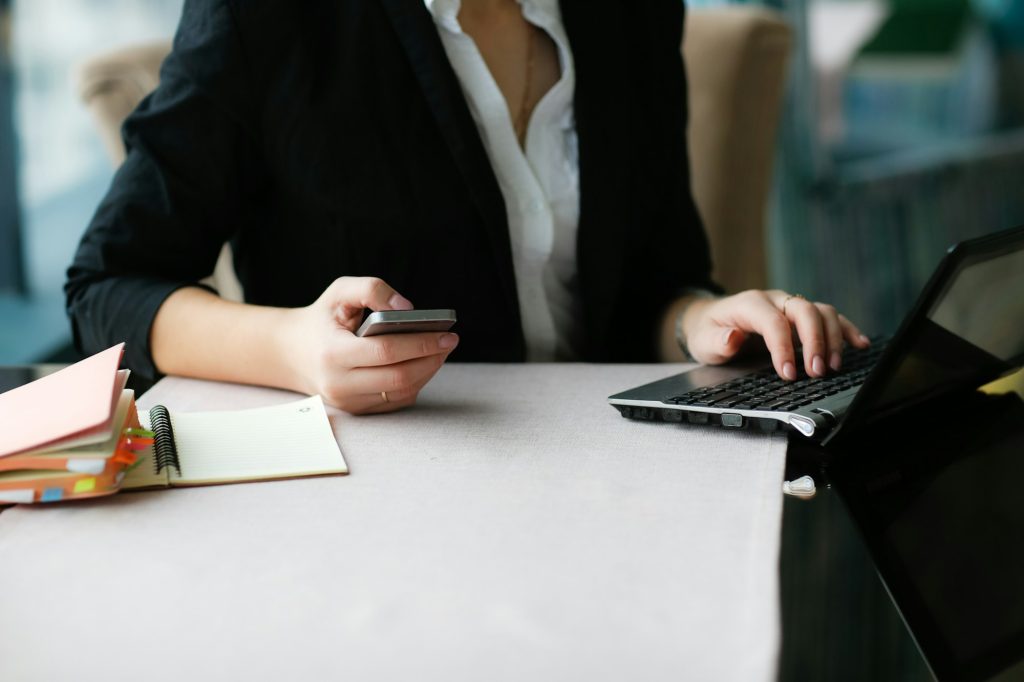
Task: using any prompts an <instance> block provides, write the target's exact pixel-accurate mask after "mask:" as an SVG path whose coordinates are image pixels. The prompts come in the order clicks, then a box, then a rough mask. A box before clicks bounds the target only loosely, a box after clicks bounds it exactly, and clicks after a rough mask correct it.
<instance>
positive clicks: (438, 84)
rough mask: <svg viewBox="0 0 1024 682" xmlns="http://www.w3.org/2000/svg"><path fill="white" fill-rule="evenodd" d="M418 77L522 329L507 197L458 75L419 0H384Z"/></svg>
mask: <svg viewBox="0 0 1024 682" xmlns="http://www.w3.org/2000/svg"><path fill="white" fill-rule="evenodd" d="M383 4H384V6H385V7H386V8H387V10H388V14H389V15H390V17H391V20H392V23H393V24H394V27H395V30H396V32H397V33H398V38H399V41H400V42H401V44H402V46H403V48H404V49H405V52H406V54H407V56H408V57H409V62H410V63H411V65H412V69H413V72H414V73H415V75H416V80H417V81H418V82H419V84H420V87H421V88H422V90H423V94H424V96H425V97H426V100H427V103H428V106H429V107H430V109H431V111H432V112H433V114H434V118H435V119H436V121H437V125H438V127H439V128H440V130H441V134H442V135H443V136H444V139H445V141H446V142H447V144H448V147H449V149H450V150H451V153H452V156H453V157H454V158H455V162H456V164H457V165H458V167H459V170H460V171H461V173H462V177H463V180H465V182H466V185H467V186H468V188H469V191H470V193H471V194H472V196H473V200H474V202H475V203H476V205H477V208H478V209H479V211H480V214H481V216H482V217H483V222H484V228H485V229H486V231H487V235H488V240H489V242H490V244H491V255H492V256H493V258H494V260H495V265H496V267H497V270H498V276H499V277H500V279H501V285H502V290H503V293H504V295H505V298H506V300H507V303H508V306H509V307H508V309H509V310H510V311H513V315H514V318H515V323H516V325H517V326H518V327H519V328H520V329H521V328H522V324H521V321H520V312H519V298H518V295H517V294H516V284H515V273H514V271H513V268H512V246H511V242H510V237H509V227H508V217H507V215H506V213H505V200H504V198H503V197H502V194H501V188H500V187H499V186H498V180H497V178H496V177H495V175H494V171H493V169H492V168H491V163H490V159H488V157H487V152H486V150H485V149H484V146H483V141H482V140H481V139H480V134H479V132H478V131H477V128H476V122H475V121H474V120H473V116H472V114H470V112H469V107H468V106H467V104H466V100H465V97H464V95H463V94H462V88H461V86H460V85H459V81H458V77H457V76H456V75H455V71H454V70H453V69H452V67H451V64H450V63H449V62H448V56H447V54H446V53H445V51H444V45H442V44H441V38H440V36H438V35H437V28H436V27H435V26H434V21H433V19H432V18H431V16H430V13H429V11H428V10H427V8H426V7H425V6H424V4H423V2H422V0H383Z"/></svg>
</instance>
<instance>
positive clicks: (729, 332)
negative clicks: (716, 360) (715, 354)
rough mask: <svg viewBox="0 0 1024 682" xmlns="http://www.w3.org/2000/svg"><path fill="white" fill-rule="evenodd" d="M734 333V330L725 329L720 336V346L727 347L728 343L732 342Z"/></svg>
mask: <svg viewBox="0 0 1024 682" xmlns="http://www.w3.org/2000/svg"><path fill="white" fill-rule="evenodd" d="M735 331H736V330H735V329H726V330H725V333H724V334H722V345H723V346H728V345H729V342H730V341H732V335H733V333H734V332H735Z"/></svg>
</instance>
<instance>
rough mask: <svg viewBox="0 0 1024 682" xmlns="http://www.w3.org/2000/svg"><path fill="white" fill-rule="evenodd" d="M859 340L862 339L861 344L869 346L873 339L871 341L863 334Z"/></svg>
mask: <svg viewBox="0 0 1024 682" xmlns="http://www.w3.org/2000/svg"><path fill="white" fill-rule="evenodd" d="M858 338H859V339H860V342H861V343H863V344H865V345H867V346H870V345H871V339H869V338H868V337H866V336H864V335H863V334H861V335H860V336H859V337H858Z"/></svg>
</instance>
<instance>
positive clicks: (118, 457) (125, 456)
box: [112, 450, 138, 466]
mask: <svg viewBox="0 0 1024 682" xmlns="http://www.w3.org/2000/svg"><path fill="white" fill-rule="evenodd" d="M112 459H113V460H114V462H115V463H117V464H124V465H125V466H130V465H132V464H135V460H137V459H138V456H137V455H136V454H135V453H134V452H132V451H131V450H118V451H117V452H115V453H114V456H113V458H112Z"/></svg>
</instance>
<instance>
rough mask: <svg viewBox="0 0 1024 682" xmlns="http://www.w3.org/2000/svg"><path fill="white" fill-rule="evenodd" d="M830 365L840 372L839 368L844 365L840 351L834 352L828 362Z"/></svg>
mask: <svg viewBox="0 0 1024 682" xmlns="http://www.w3.org/2000/svg"><path fill="white" fill-rule="evenodd" d="M828 365H829V367H831V368H832V369H833V370H834V371H836V372H838V371H839V368H840V367H842V366H843V356H842V355H840V354H839V353H833V354H832V359H831V360H829V362H828Z"/></svg>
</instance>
